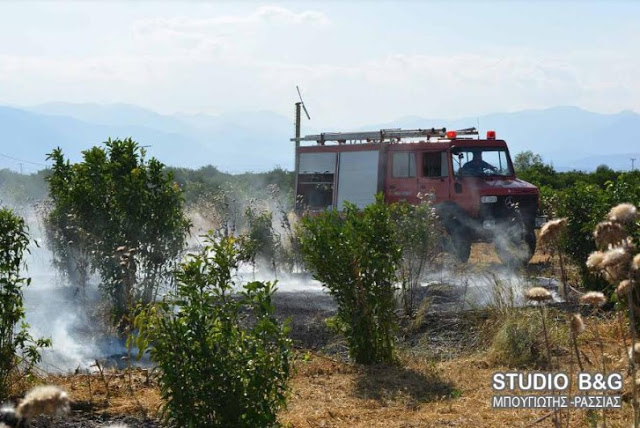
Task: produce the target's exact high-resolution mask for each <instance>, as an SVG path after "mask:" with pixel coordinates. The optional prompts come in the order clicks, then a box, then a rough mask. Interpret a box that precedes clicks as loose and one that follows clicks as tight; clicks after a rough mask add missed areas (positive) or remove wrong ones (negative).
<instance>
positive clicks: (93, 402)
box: [42, 244, 633, 428]
mask: <svg viewBox="0 0 640 428" xmlns="http://www.w3.org/2000/svg"><path fill="white" fill-rule="evenodd" d="M471 260H472V262H473V263H474V264H476V265H479V266H484V267H489V268H490V267H491V266H494V265H501V263H500V261H499V259H498V258H497V256H496V255H495V252H494V250H493V246H492V245H489V244H475V245H474V246H473V247H472V254H471ZM552 266H553V264H552V263H549V255H547V254H543V253H536V255H534V258H533V260H532V263H531V264H530V265H529V274H532V273H533V274H536V275H545V276H553V274H554V272H552V271H551V270H552V269H553V268H552ZM552 318H553V319H554V322H556V323H561V324H562V323H566V322H567V319H565V315H564V314H562V315H561V316H557V317H552ZM494 321H495V320H494ZM483 322H484V323H485V324H484V325H480V324H482V323H483ZM584 322H585V324H586V331H585V332H584V333H582V334H581V335H580V336H579V337H578V344H579V347H580V350H581V351H583V353H584V354H583V362H584V364H585V366H586V367H585V369H586V370H587V371H592V372H593V371H599V370H600V368H601V362H600V357H599V355H600V350H599V348H598V344H597V341H596V339H595V336H594V332H593V324H594V323H595V322H598V323H599V328H600V333H601V338H602V340H603V342H604V347H605V351H604V355H605V360H606V363H607V371H610V372H611V371H616V372H620V373H623V374H625V378H628V376H626V372H627V361H626V356H625V352H626V349H625V347H624V346H623V344H622V341H621V330H620V325H619V324H618V322H617V321H616V320H615V319H603V320H596V319H594V318H593V317H591V316H587V317H585V318H584ZM477 323H478V326H477V328H478V329H479V330H482V329H484V330H485V333H489V332H493V331H495V327H496V326H495V325H493V326H491V325H489V324H490V323H491V321H490V320H489V321H486V320H485V321H483V320H482V319H481V318H479V319H478V322H477ZM566 327H568V326H565V328H566ZM465 328H466V327H465ZM492 329H493V330H492ZM481 333H482V332H480V336H478V337H481ZM429 336H430V334H429V333H426V334H425V335H424V338H423V339H421V340H419V341H417V344H416V345H415V346H427V347H429V346H431V347H433V346H435V345H434V342H433V340H432V339H430V338H429ZM481 342H485V345H484V346H485V348H484V349H477V351H476V352H475V353H474V354H472V355H469V354H468V353H467V354H464V355H462V356H460V354H456V353H451V359H449V360H446V361H436V360H435V359H433V358H431V357H426V356H425V355H427V354H425V353H422V352H415V351H416V349H417V348H416V349H406V350H403V351H401V352H400V355H401V356H400V359H401V361H400V364H399V365H397V366H376V367H370V368H366V367H362V366H355V365H353V364H349V363H346V362H343V361H339V360H336V359H333V358H330V357H327V356H324V355H321V354H309V353H307V354H306V355H310V358H299V359H297V361H296V363H295V370H294V375H293V378H292V380H291V383H290V386H291V392H290V397H289V400H288V408H287V409H285V410H283V411H282V412H281V414H280V422H281V423H282V424H283V426H285V427H287V426H288V427H349V428H355V427H367V428H369V427H473V428H481V427H524V426H528V425H529V424H531V423H533V422H534V421H536V420H537V419H539V418H541V417H543V416H545V415H547V414H548V413H549V412H548V410H493V409H492V408H491V397H492V396H493V395H494V394H495V392H494V391H493V390H492V388H491V378H492V375H493V374H494V373H495V372H497V371H507V370H510V368H509V367H506V366H502V365H497V364H496V363H495V362H493V360H492V359H491V358H490V357H489V355H490V354H489V349H488V345H489V344H490V342H491V341H490V339H489V337H486V338H484V339H483V340H481ZM480 346H482V345H480ZM563 346H564V345H563ZM563 346H560V347H559V348H557V349H555V353H554V359H557V364H559V366H560V371H564V372H567V373H568V372H569V371H570V359H571V358H572V357H571V353H570V348H569V346H568V345H567V346H566V349H565V348H564V347H563ZM626 346H630V341H627V342H626ZM474 348H475V346H474ZM456 355H458V356H456ZM584 357H586V358H584ZM574 367H575V365H574ZM575 369H577V368H575ZM106 376H107V378H108V379H107V380H108V385H109V391H108V392H109V393H108V394H107V388H106V383H107V382H105V381H103V380H102V378H101V376H100V375H99V374H93V375H91V376H88V375H86V374H78V375H70V376H65V377H55V376H50V377H49V378H47V379H42V381H43V383H50V384H56V385H59V386H61V387H62V388H64V389H65V390H66V391H67V392H68V393H69V395H70V396H71V397H72V399H73V400H74V401H75V404H74V406H73V407H74V408H75V409H76V411H78V410H81V411H84V412H87V413H93V414H96V413H106V414H110V415H134V416H147V417H157V416H158V410H159V408H160V405H161V399H160V396H159V391H158V388H157V385H155V383H154V381H153V377H151V379H150V381H149V382H147V374H146V373H145V372H144V371H141V370H135V371H134V372H133V373H132V376H131V378H132V380H131V381H130V379H129V375H128V374H127V373H123V372H108V373H107V374H106ZM630 390H631V386H630V383H629V382H628V379H626V383H625V388H624V391H623V392H624V394H625V396H628V395H629V393H630ZM516 393H517V392H516ZM632 414H633V413H632V409H631V406H630V404H629V401H628V400H626V401H625V402H624V404H623V409H622V410H611V411H608V412H607V423H608V426H609V427H620V426H624V427H628V426H630V421H631V418H632ZM587 417H588V414H587V412H586V411H584V410H573V411H572V412H571V423H570V426H571V427H585V426H590V424H589V423H588V419H587ZM534 426H536V427H548V426H553V425H552V422H551V420H550V419H549V418H547V419H545V420H542V421H541V422H539V423H537V424H535V425H534Z"/></svg>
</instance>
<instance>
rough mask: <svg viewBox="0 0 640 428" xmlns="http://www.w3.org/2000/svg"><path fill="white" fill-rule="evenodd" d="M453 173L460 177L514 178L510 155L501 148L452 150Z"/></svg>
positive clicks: (458, 148) (462, 148)
mask: <svg viewBox="0 0 640 428" xmlns="http://www.w3.org/2000/svg"><path fill="white" fill-rule="evenodd" d="M451 156H452V158H453V159H452V163H453V171H454V173H455V174H456V175H458V176H470V177H485V176H492V175H494V176H495V175H497V176H500V177H509V176H513V175H514V174H513V170H512V169H511V163H510V162H509V153H507V150H506V149H505V148H500V147H456V148H454V149H451Z"/></svg>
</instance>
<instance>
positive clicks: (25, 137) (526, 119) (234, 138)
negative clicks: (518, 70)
mask: <svg viewBox="0 0 640 428" xmlns="http://www.w3.org/2000/svg"><path fill="white" fill-rule="evenodd" d="M478 124H479V127H480V129H481V131H482V133H484V132H486V130H488V129H492V130H495V131H496V132H497V134H498V138H504V139H505V140H507V142H508V143H509V146H510V149H511V153H512V154H515V153H518V152H521V151H524V150H531V151H533V152H535V153H539V154H541V155H542V156H543V158H544V160H545V161H546V162H550V163H552V164H553V165H554V166H555V167H556V168H557V169H558V170H566V169H585V170H592V169H594V168H596V167H597V166H598V165H600V164H607V165H609V166H610V167H612V168H614V169H629V168H630V166H631V161H630V158H636V159H637V161H636V166H640V115H638V114H636V113H634V112H631V111H623V112H620V113H616V114H599V113H594V112H589V111H586V110H583V109H580V108H577V107H553V108H549V109H543V110H523V111H519V112H511V113H494V114H488V115H483V116H480V117H473V118H461V119H454V120H444V119H443V120H434V119H426V118H421V117H420V116H410V117H403V118H400V119H397V120H395V121H393V122H388V123H381V124H373V125H369V126H363V127H359V129H366V130H376V129H382V128H428V127H447V128H448V129H458V128H466V127H470V126H478ZM0 127H2V130H3V134H2V135H3V137H4V144H2V150H0V154H2V155H5V156H11V157H14V158H18V159H22V160H26V161H30V162H36V163H38V164H45V163H46V162H45V157H46V153H49V152H50V151H51V150H52V149H53V148H55V147H57V146H60V147H62V148H63V150H64V152H65V153H66V154H67V155H68V156H69V157H70V158H71V159H72V160H74V161H76V160H79V159H80V156H81V155H80V152H81V150H84V149H87V148H89V147H91V146H93V145H96V144H100V143H101V142H103V141H105V140H106V139H107V138H108V137H112V138H116V137H120V138H124V137H129V136H131V137H133V138H134V139H135V140H136V141H138V142H140V144H142V145H150V147H149V148H148V149H147V151H148V154H149V156H155V157H157V158H158V159H160V160H161V161H162V162H164V163H166V164H168V165H172V166H185V167H191V168H197V167H199V166H203V165H207V164H212V165H215V166H216V167H218V168H219V169H221V170H223V171H229V172H242V171H264V170H268V169H272V168H274V167H276V166H281V167H284V168H288V169H290V168H291V167H292V164H293V150H292V149H293V144H292V143H291V142H290V141H289V138H291V137H292V136H293V133H294V130H293V118H287V117H285V116H282V115H279V114H277V113H273V112H269V111H257V112H239V113H224V114H221V115H216V116H212V115H205V114H197V115H188V114H176V115H163V114H159V113H156V112H153V111H151V110H147V109H144V108H141V107H137V106H132V105H128V104H109V105H97V104H69V103H50V104H43V105H39V106H35V107H29V108H12V107H0ZM318 129H319V130H320V131H347V129H340V130H337V129H328V128H327V129H324V128H322V126H320V125H318V123H316V121H314V123H307V122H305V123H304V124H303V134H308V133H315V132H318ZM356 129H357V128H356ZM17 164H18V161H14V160H10V159H7V158H3V157H0V167H10V168H12V169H17V167H18V165H17ZM24 167H25V170H26V171H32V170H35V169H37V168H38V166H36V165H30V164H25V165H24Z"/></svg>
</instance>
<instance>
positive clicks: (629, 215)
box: [609, 204, 638, 223]
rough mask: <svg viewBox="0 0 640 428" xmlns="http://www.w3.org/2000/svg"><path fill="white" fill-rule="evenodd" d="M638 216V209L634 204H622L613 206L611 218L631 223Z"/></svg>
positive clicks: (610, 212)
mask: <svg viewBox="0 0 640 428" xmlns="http://www.w3.org/2000/svg"><path fill="white" fill-rule="evenodd" d="M637 218H638V209H637V208H636V207H635V205H632V204H620V205H616V206H615V207H613V208H611V211H609V220H611V221H617V222H620V223H630V222H633V221H636V219H637Z"/></svg>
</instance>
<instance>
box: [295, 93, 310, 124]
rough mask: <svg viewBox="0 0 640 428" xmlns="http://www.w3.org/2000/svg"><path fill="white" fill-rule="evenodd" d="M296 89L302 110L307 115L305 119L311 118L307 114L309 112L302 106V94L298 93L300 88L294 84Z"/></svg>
mask: <svg viewBox="0 0 640 428" xmlns="http://www.w3.org/2000/svg"><path fill="white" fill-rule="evenodd" d="M296 90H297V91H298V96H299V97H300V104H302V109H303V110H304V114H306V115H307V119H309V120H311V116H309V112H308V111H307V108H306V107H305V106H304V101H302V94H301V93H300V88H299V87H298V86H296Z"/></svg>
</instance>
